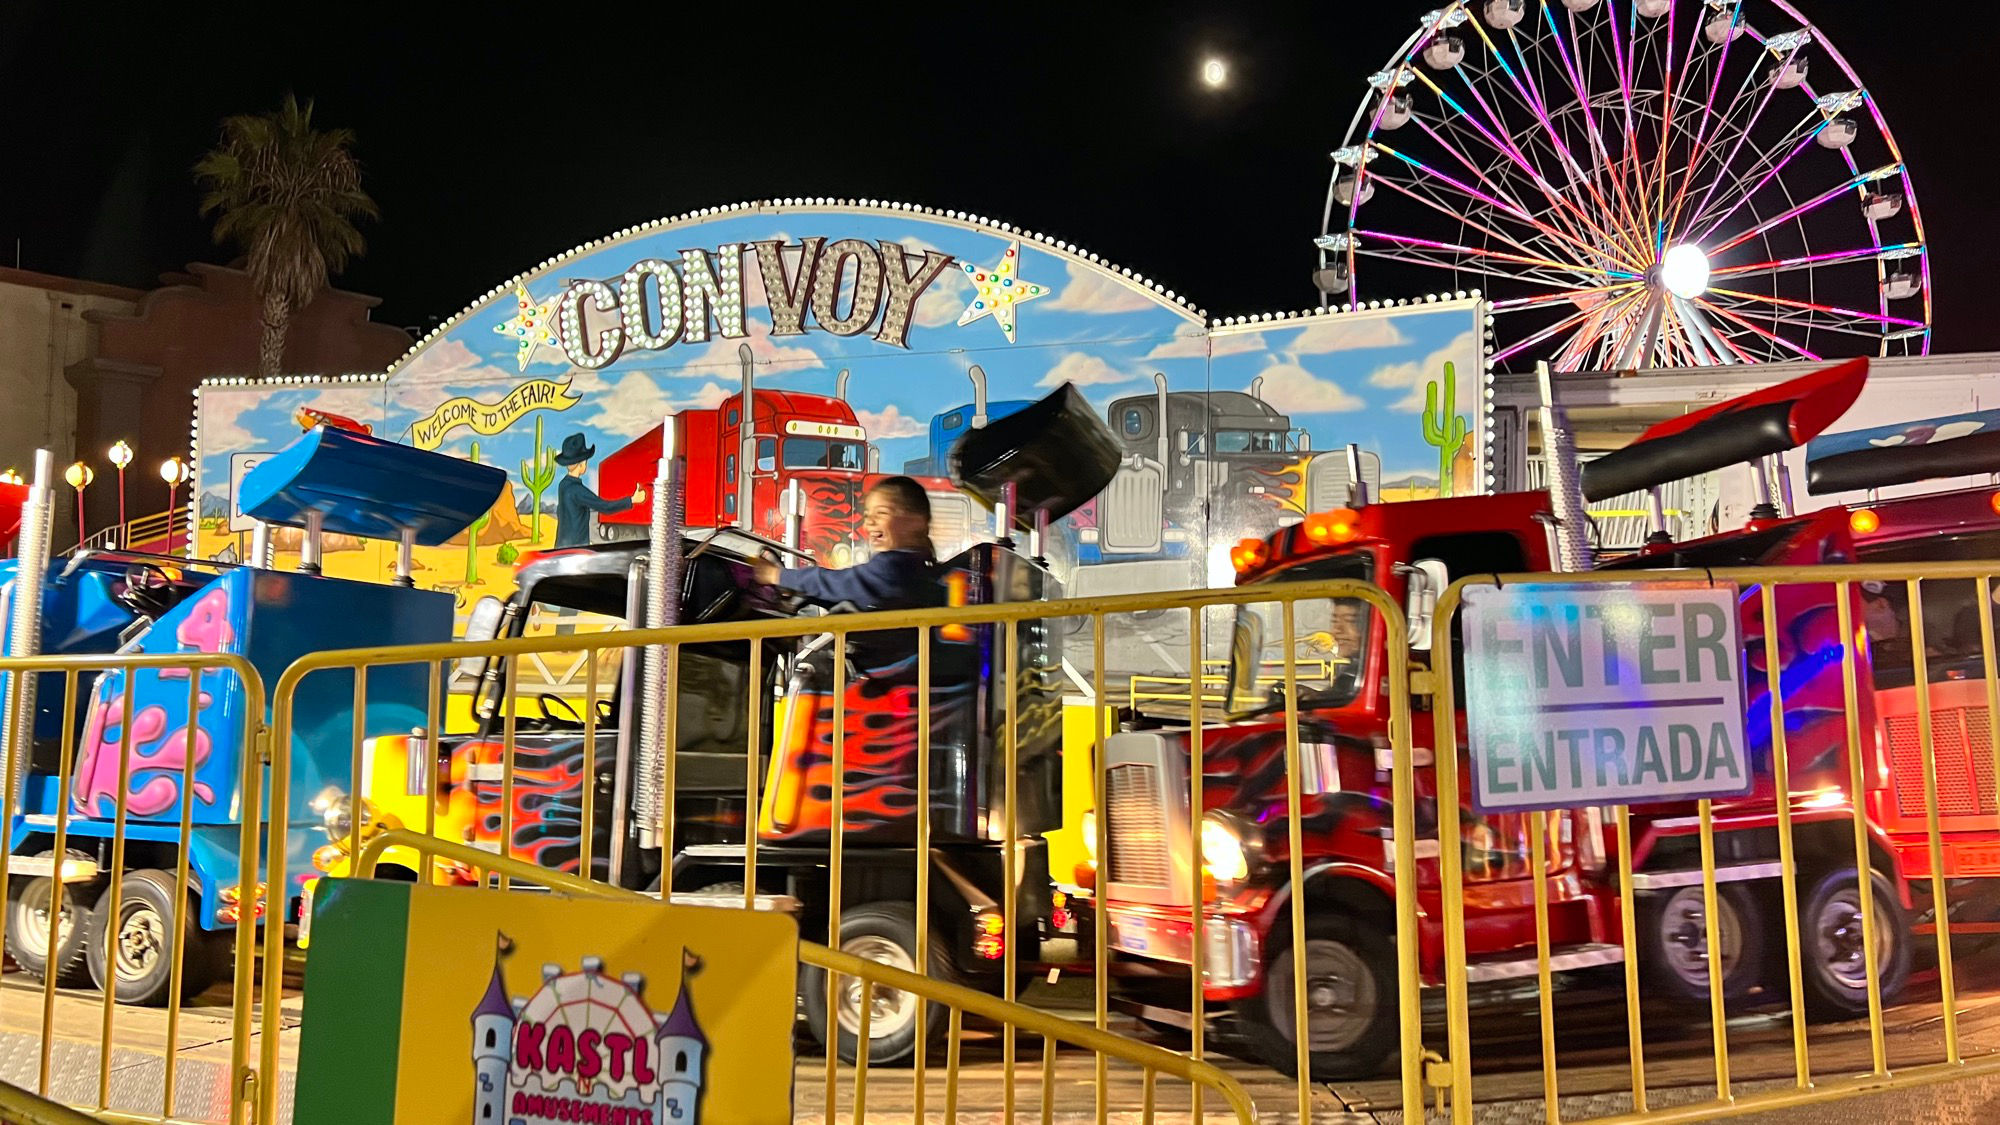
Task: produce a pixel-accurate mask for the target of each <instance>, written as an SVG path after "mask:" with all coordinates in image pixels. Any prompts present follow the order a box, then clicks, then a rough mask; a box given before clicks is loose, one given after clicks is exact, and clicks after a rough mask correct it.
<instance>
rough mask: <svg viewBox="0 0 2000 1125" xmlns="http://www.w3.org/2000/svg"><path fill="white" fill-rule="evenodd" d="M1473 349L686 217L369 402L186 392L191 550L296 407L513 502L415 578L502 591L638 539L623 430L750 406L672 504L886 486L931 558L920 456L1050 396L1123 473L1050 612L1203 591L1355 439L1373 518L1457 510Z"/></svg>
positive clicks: (990, 240)
mask: <svg viewBox="0 0 2000 1125" xmlns="http://www.w3.org/2000/svg"><path fill="white" fill-rule="evenodd" d="M1484 339H1485V333H1484V328H1483V323H1482V313H1481V308H1480V305H1479V303H1478V301H1477V300H1476V299H1473V298H1468V299H1462V300H1445V299H1435V298H1433V299H1427V300H1425V301H1420V302H1413V303H1408V304H1404V305H1400V306H1397V307H1385V308H1382V309H1379V310H1364V311H1359V312H1344V313H1329V312H1326V311H1324V310H1313V311H1312V312H1310V313H1286V314H1264V315H1262V316H1256V317H1242V318H1232V319H1231V320H1230V321H1229V322H1226V323H1225V322H1219V321H1210V320H1208V319H1207V317H1206V316H1205V314H1204V313H1203V311H1202V310H1201V309H1200V307H1199V306H1197V305H1196V304H1194V303H1193V301H1192V300H1191V299H1190V298H1189V297H1188V296H1187V295H1185V294H1183V293H1180V292H1176V291H1174V290H1172V289H1169V288H1168V287H1166V286H1165V285H1163V284H1161V283H1159V282H1156V281H1152V280H1149V279H1147V278H1144V277H1141V276H1137V275H1134V274H1133V273H1132V272H1131V271H1130V270H1127V269H1122V268H1119V267H1117V266H1115V265H1113V264H1112V263H1110V262H1108V261H1106V260H1104V259H1103V258H1101V257H1099V256H1098V255H1096V254H1093V253H1090V252H1089V251H1086V250H1083V249H1082V248H1080V247H1078V246H1075V245H1073V244H1070V243H1068V242H1065V241H1063V240H1060V239H1054V238H1050V237H1047V236H1045V235H1043V234H1041V233H1040V232H1035V231H1029V230H1024V229H1022V228H1020V227H1017V226H1014V225H1011V224H1007V223H1000V222H994V221H989V220H987V219H984V218H981V217H978V216H971V215H967V214H965V213H963V212H947V211H938V210H932V209H928V208H924V207H919V206H915V205H908V204H896V203H887V202H882V201H877V200H858V201H855V200H828V199H783V200H776V201H769V202H762V203H747V204H742V205H738V206H733V207H717V208H708V209H704V210H700V211H695V212H690V213H688V214H684V215H680V216H676V217H673V218H669V219H663V220H661V221H659V222H655V223H651V224H647V225H643V226H637V227H631V228H627V229H625V230H622V231H619V232H617V233H616V234H613V235H611V236H609V237H606V238H603V239H599V240H596V241H594V242H591V243H588V244H586V245H584V246H579V247H577V248H576V249H574V250H571V251H570V252H568V253H566V254H563V255H560V256H558V257H554V258H550V259H548V260H546V261H543V262H541V263H540V264H539V265H536V266H535V267H533V268H532V269H529V270H526V271H524V272H523V273H521V274H519V275H518V276H516V277H513V278H511V279H509V280H508V281H506V282H504V283H503V284H501V285H498V286H495V287H494V288H493V289H492V290H490V291H488V292H487V293H486V294H484V295H483V296H481V297H480V298H479V299H478V300H476V301H474V302H472V303H471V304H470V305H469V306H468V307H467V308H466V309H465V310H464V311H463V312H461V313H459V314H458V315H457V316H455V317H453V318H452V319H451V320H449V321H447V322H446V323H444V324H442V325H440V326H439V327H438V328H437V329H436V330H435V331H433V332H432V333H430V334H429V335H427V336H426V337H425V338H424V339H423V340H422V341H420V342H419V343H418V344H417V345H416V346H415V347H413V348H412V349H411V351H410V352H409V353H408V354H407V355H405V356H404V357H403V358H402V359H401V360H399V361H398V362H397V363H396V364H395V365H394V366H393V367H392V368H391V369H390V370H389V371H388V372H386V373H384V374H382V375H380V376H374V377H367V378H350V379H346V380H295V381H280V382H277V383H272V382H268V381H267V382H261V383H260V382H254V381H244V380H224V381H218V382H216V383H210V384H207V385H205V386H204V387H203V389H202V392H201V394H200V398H199V404H198V405H199V409H198V420H197V460H198V465H199V473H200V478H199V481H198V489H197V491H198V495H199V497H200V498H199V500H198V504H199V505H200V507H199V512H200V515H201V518H202V523H201V534H200V535H199V536H198V538H197V542H196V545H195V549H196V550H197V551H198V552H199V553H201V554H203V555H215V554H219V553H224V552H227V551H228V550H230V549H231V548H232V547H234V548H235V549H237V550H239V551H240V549H241V548H240V545H239V544H238V540H240V539H241V538H242V535H241V532H242V528H241V527H240V526H239V525H240V524H241V523H242V521H241V520H240V517H236V516H235V513H234V509H233V489H232V483H233V479H234V476H235V474H236V473H240V466H241V464H242V462H243V461H244V460H246V459H252V458H254V457H255V456H256V455H257V454H259V453H267V452H269V451H272V450H275V449H277V448H281V447H282V446H283V444H284V443H285V442H287V441H289V440H290V438H291V437H292V436H293V435H296V434H297V432H298V429H297V427H296V425H295V424H294V423H293V421H292V417H293V415H294V413H295V412H296V411H297V410H298V409H299V408H301V407H311V408H314V409H319V410H323V411H326V412H329V413H335V414H341V415H345V416H347V417H351V418H354V419H356V420H359V421H363V422H366V423H367V424H369V425H371V426H372V427H373V428H374V431H375V432H376V433H378V434H383V435H385V436H392V437H395V438H397V439H398V440H402V441H408V442H411V443H413V444H416V445H420V446H423V447H425V448H434V449H441V450H443V451H445V452H448V453H453V454H456V455H458V456H463V457H471V458H476V459H478V460H481V461H484V462H487V463H495V464H499V465H502V466H503V467H506V468H507V469H508V470H509V472H510V476H511V477H512V478H513V482H514V483H513V488H512V489H511V494H510V495H508V496H505V497H503V498H502V503H501V506H500V507H499V508H498V509H496V511H495V512H494V513H493V515H492V517H491V518H490V519H489V520H488V521H487V523H486V525H485V526H484V527H483V528H482V529H480V530H479V531H478V532H477V533H476V534H475V535H474V536H473V537H472V540H471V541H470V542H461V543H459V544H457V545H455V546H447V547H445V548H439V549H437V552H436V553H437V557H436V558H435V559H432V558H420V559H419V563H420V564H421V565H422V566H423V567H424V570H423V571H422V572H421V573H422V575H423V579H424V580H425V582H426V584H429V585H435V586H439V587H442V588H456V589H459V590H461V591H467V592H470V591H474V590H476V592H478V593H486V592H501V590H500V589H499V588H500V587H504V586H505V585H506V584H507V583H508V582H509V580H510V574H511V570H510V568H509V567H508V566H506V565H505V564H506V562H507V561H509V560H511V559H512V558H515V557H518V555H519V554H521V553H523V552H525V551H527V550H532V549H537V548H543V547H548V546H552V545H557V544H561V543H569V542H577V541H586V540H587V539H589V538H595V537H603V536H620V535H628V534H640V533H643V530H644V526H645V522H646V515H645V502H644V501H642V502H641V503H640V504H638V505H635V506H624V505H625V502H626V501H628V500H630V499H631V498H632V491H631V490H632V487H633V484H634V482H635V480H636V479H638V478H636V477H634V476H633V474H632V472H631V471H630V465H633V464H641V463H645V462H647V458H646V457H644V456H643V454H644V451H645V440H646V438H647V435H648V431H651V430H653V429H654V428H655V427H657V426H658V425H659V423H660V419H661V418H662V416H663V415H665V414H667V413H669V412H681V411H713V412H716V415H717V417H718V418H720V419H723V422H722V423H721V424H722V428H723V429H724V430H728V429H729V428H730V427H733V426H735V420H734V417H733V413H734V411H735V407H734V406H733V405H731V404H740V402H741V398H740V395H741V394H742V392H743V390H744V388H745V386H746V384H747V385H748V386H750V387H751V388H753V390H754V392H755V393H756V394H757V396H758V397H757V402H758V411H759V413H758V414H757V416H756V423H755V425H754V426H753V428H752V433H751V434H750V435H748V436H749V437H751V438H753V439H754V440H753V441H752V443H751V445H750V446H748V447H746V446H744V445H743V444H742V442H741V440H740V437H741V436H742V435H740V434H739V435H738V436H737V437H731V438H730V439H729V440H727V441H722V442H716V443H711V444H710V445H709V446H705V447H703V448H698V449H688V450H685V452H686V453H687V454H688V456H689V458H690V465H689V471H690V480H691V485H690V497H691V503H694V502H695V499H696V493H698V492H699V491H700V490H699V488H697V487H696V485H695V484H694V483H693V482H694V479H695V478H696V477H697V476H700V475H702V474H706V476H707V478H708V479H711V480H712V481H713V486H712V487H711V488H710V496H709V499H708V500H707V501H704V502H705V503H709V504H710V505H711V507H712V509H713V510H712V512H711V513H710V514H711V516H712V518H713V519H714V520H715V521H716V522H723V521H726V520H734V519H735V518H737V517H736V515H735V510H734V507H733V505H734V504H735V503H736V494H737V493H738V492H742V489H741V488H738V487H737V485H738V484H744V483H746V482H748V477H753V476H754V477H755V478H756V480H755V482H748V483H747V487H748V488H749V491H748V492H743V495H745V496H747V497H748V504H749V506H750V508H751V514H752V518H753V519H767V520H768V519H775V518H776V517H775V510H774V509H775V505H774V502H773V494H772V493H770V492H767V491H766V485H767V484H770V485H775V484H779V483H783V482H785V481H788V480H789V479H790V478H792V477H798V478H801V479H803V480H805V481H806V483H807V484H808V485H809V486H811V487H814V488H819V489H820V491H821V493H824V495H822V496H821V497H820V501H823V502H824V503H825V504H828V505H832V507H831V508H829V509H828V511H833V510H836V509H839V508H840V506H841V505H843V504H846V505H849V506H851V507H858V505H856V504H854V500H855V499H856V497H854V496H851V495H846V493H845V492H841V490H840V489H838V488H835V487H834V483H838V482H834V478H835V477H840V476H841V475H842V474H846V476H848V477H852V478H854V479H856V480H859V479H864V478H865V477H866V476H867V474H868V473H869V472H871V471H876V472H908V473H910V474H912V475H915V476H918V477H920V478H924V479H926V481H927V487H930V488H932V490H933V495H934V497H936V498H937V499H938V501H939V503H940V506H941V507H944V508H950V507H951V505H952V504H954V503H957V504H958V505H959V508H958V509H956V510H953V511H945V512H943V513H942V514H941V517H940V521H939V522H940V523H941V524H942V525H945V526H944V529H943V530H942V531H941V532H940V534H941V535H960V536H976V534H977V532H978V530H979V527H980V525H981V521H982V520H983V519H984V514H983V513H982V512H980V511H977V510H974V509H973V508H972V507H971V506H970V501H969V500H965V499H964V498H962V497H956V495H955V494H953V493H952V492H951V489H950V486H949V483H948V482H946V481H942V480H941V479H939V478H941V477H942V475H943V467H942V459H943V454H944V453H945V451H947V450H948V448H949V445H950V443H951V441H953V440H955V438H956V437H957V435H959V434H961V433H963V432H964V430H965V429H967V428H969V427H970V426H972V425H976V424H982V423H983V421H985V420H988V419H991V418H994V417H999V416H1002V415H1003V414H1004V413H1006V412H1008V411H1010V410H1012V409H1015V408H1017V407H1018V406H1019V405H1020V404H1023V403H1025V402H1027V401H1032V400H1034V399H1036V398H1039V397H1041V396H1042V395H1044V394H1046V393H1048V391H1049V390H1051V389H1053V388H1055V387H1058V386H1061V385H1062V384H1064V383H1070V384H1073V385H1075V386H1076V387H1077V388H1078V390H1079V391H1081V392H1082V393H1083V394H1084V395H1085V397H1086V398H1088V399H1089V401H1090V402H1091V403H1092V405H1093V406H1094V407H1095V408H1097V409H1098V410H1099V411H1100V412H1101V416H1102V417H1103V418H1104V419H1105V421H1106V423H1107V425H1108V426H1109V427H1110V428H1111V430H1112V432H1113V434H1114V435H1115V436H1116V437H1117V438H1118V440H1119V442H1120V444H1121V447H1122V449H1123V450H1124V452H1125V455H1126V456H1125V466H1124V468H1123V469H1122V470H1121V473H1120V477H1119V479H1118V480H1117V481H1116V482H1114V484H1113V486H1112V487H1111V488H1110V489H1107V491H1106V493H1105V494H1104V495H1103V496H1100V497H1099V498H1098V499H1097V500H1095V501H1093V502H1092V503H1091V504H1089V505H1086V506H1085V508H1084V509H1083V510H1082V511H1080V512H1079V513H1077V514H1076V515H1074V516H1072V517H1071V518H1070V519H1069V520H1067V521H1065V523H1064V525H1063V526H1062V527H1060V528H1058V529H1057V532H1056V535H1055V538H1056V539H1057V540H1058V543H1057V547H1056V549H1055V551H1054V552H1052V553H1053V555H1054V556H1055V561H1056V562H1057V563H1058V570H1059V572H1060V573H1062V574H1063V575H1064V576H1065V577H1066V578H1068V580H1069V584H1070V588H1071V589H1072V590H1073V591H1080V592H1106V591H1116V590H1134V589H1157V588H1173V587H1184V586H1188V585H1199V584H1204V583H1208V582H1217V581H1224V580H1226V578H1227V574H1228V567H1227V561H1226V560H1227V551H1228V548H1229V546H1231V545H1233V544H1234V543H1235V542H1236V541H1237V540H1238V539H1240V538H1241V537H1242V536H1244V535H1250V534H1262V533H1264V532H1267V531H1269V530H1272V529H1274V528H1276V527H1278V526H1282V525H1284V524H1288V523H1291V522H1295V521H1296V520H1298V519H1300V518H1302V517H1303V515H1304V513H1305V512H1307V511H1310V510H1314V509H1317V508H1323V507H1332V506H1336V505H1337V504H1339V503H1341V502H1342V501H1344V499H1345V497H1346V465H1345V460H1346V459H1345V457H1344V455H1343V454H1342V452H1341V450H1342V449H1343V448H1344V446H1345V445H1347V444H1348V443H1350V442H1353V443H1356V444H1358V445H1360V446H1361V447H1362V449H1363V451H1364V453H1365V454H1366V457H1365V459H1364V460H1365V465H1366V468H1365V469H1364V471H1365V472H1366V473H1367V475H1368V476H1369V477H1370V478H1371V483H1373V484H1375V486H1376V494H1377V495H1378V496H1382V497H1384V498H1388V499H1395V498H1403V497H1416V496H1422V495H1434V494H1436V493H1438V492H1439V491H1441V490H1442V491H1453V490H1456V491H1466V490H1469V489H1470V488H1471V487H1472V470H1471V466H1472V461H1473V453H1474V450H1475V449H1476V448H1477V446H1476V444H1475V435H1474V434H1473V433H1472V432H1471V431H1472V430H1473V429H1474V428H1475V424H1474V419H1475V418H1476V416H1477V411H1476V410H1475V409H1474V402H1475V400H1476V397H1477V395H1478V393H1479V388H1480V386H1481V385H1482V376H1483V374H1484V356H1485V348H1484ZM766 392H774V393H775V394H774V395H772V396H771V400H772V401H773V402H776V403H779V405H778V406H777V407H776V408H775V412H771V411H770V410H767V407H766V405H765V401H766V394H765V393H766ZM765 438H768V439H769V445H768V446H765V445H759V444H757V443H758V441H761V440H763V439H765ZM657 440H658V439H657V436H656V435H655V436H653V437H652V441H653V442H654V443H655V445H656V443H657ZM739 452H741V453H744V454H746V456H744V457H743V458H742V463H739V462H738V453H739ZM697 459H701V460H702V461H703V463H702V464H700V465H697V464H696V463H695V462H696V460H697ZM746 465H748V466H750V467H751V469H752V470H753V471H751V472H749V473H748V474H747V476H746V475H745V467H746ZM578 466H581V468H579V467H578ZM233 467H234V472H233ZM650 473H651V467H650V464H649V463H646V464H645V475H646V476H648V477H649V476H650ZM571 477H575V478H576V479H577V480H578V481H580V482H581V483H580V485H578V484H572V483H568V481H567V479H566V478H571ZM829 482H833V483H829ZM578 487H582V488H585V489H587V490H588V491H589V494H590V497H591V498H592V500H593V506H596V507H603V508H609V509H611V510H606V511H600V512H598V514H597V515H596V517H595V519H594V520H592V521H590V523H589V525H588V526H578V525H577V521H576V520H575V519H574V518H572V517H573V516H574V515H575V513H576V511H577V510H578V509H575V508H574V506H568V507H565V506H562V505H559V504H558V502H557V499H558V496H559V495H561V494H562V493H564V492H565V491H566V490H567V491H570V492H572V493H574V490H575V489H576V488H578ZM852 491H853V489H851V488H849V489H847V492H852ZM836 493H840V495H835V494H836ZM816 502H819V501H816ZM697 506H698V505H697ZM565 513H567V514H565ZM690 522H691V523H698V522H701V521H699V520H696V519H693V518H691V519H690ZM837 522H838V521H837V520H833V519H831V517H829V521H822V523H825V524H826V526H829V527H831V526H833V524H835V523H837ZM580 536H581V537H583V538H582V539H579V537H580ZM812 545H813V546H814V547H815V550H816V551H817V553H819V554H821V556H822V557H826V558H830V559H831V560H832V561H835V562H841V561H846V560H848V559H851V557H852V548H853V547H854V541H853V537H849V539H848V540H845V541H843V540H842V539H841V537H840V535H839V534H837V528H836V529H835V531H828V532H826V533H825V536H823V537H822V539H821V540H819V541H816V542H814V543H813V544H812ZM940 545H941V546H944V547H949V546H950V544H949V543H942V542H941V544H940ZM281 549H282V547H281ZM454 552H456V554H454ZM388 562H389V560H388V559H387V557H386V552H384V551H380V550H378V549H377V548H374V547H372V546H368V545H361V544H356V545H354V549H353V550H351V551H349V552H339V551H333V552H329V553H328V555H327V556H326V559H325V565H326V566H327V567H328V569H329V571H331V572H334V573H341V572H342V569H343V568H346V567H352V568H353V569H355V570H356V572H357V574H359V573H361V572H368V573H370V574H371V575H372V573H373V571H374V569H377V568H384V567H386V566H387V565H388Z"/></svg>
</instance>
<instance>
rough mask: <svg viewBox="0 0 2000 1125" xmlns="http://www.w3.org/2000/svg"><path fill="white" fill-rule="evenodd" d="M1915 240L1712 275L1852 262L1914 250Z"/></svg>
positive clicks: (1781, 260)
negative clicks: (1894, 252) (1891, 252)
mask: <svg viewBox="0 0 2000 1125" xmlns="http://www.w3.org/2000/svg"><path fill="white" fill-rule="evenodd" d="M1915 248H1916V243H1914V242H1899V243H1895V244H1893V245H1890V246H1864V247H1861V248H1860V249H1856V250H1829V251H1827V252H1826V253H1824V254H1804V255H1801V256H1799V257H1796V258H1779V259H1777V260H1775V261H1769V262H1752V263H1751V264H1749V265H1747V266H1726V267H1724V268H1722V269H1719V270H1712V271H1710V273H1709V276H1710V277H1736V276H1738V275H1740V274H1746V273H1776V272H1778V271H1779V270H1788V269H1793V268H1795V267H1798V266H1809V265H1812V264H1813V263H1815V262H1829V263H1830V262H1852V261H1856V260H1858V259H1861V258H1874V257H1880V256H1881V255H1883V254H1886V253H1888V252H1890V251H1892V250H1912V249H1915Z"/></svg>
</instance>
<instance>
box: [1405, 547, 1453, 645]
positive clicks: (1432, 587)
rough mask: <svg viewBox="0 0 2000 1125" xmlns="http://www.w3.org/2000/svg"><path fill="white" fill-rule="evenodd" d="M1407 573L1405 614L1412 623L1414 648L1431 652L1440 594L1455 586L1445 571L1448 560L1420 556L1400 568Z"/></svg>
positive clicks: (1411, 641)
mask: <svg viewBox="0 0 2000 1125" xmlns="http://www.w3.org/2000/svg"><path fill="white" fill-rule="evenodd" d="M1396 570H1397V573H1399V574H1401V575H1403V577H1404V580H1405V583H1406V591H1405V593H1404V596H1403V615H1404V617H1406V618H1407V619H1408V620H1409V623H1410V637H1409V644H1410V647H1411V648H1412V649H1418V650H1422V651H1426V652H1428V651H1429V650H1430V647H1431V635H1432V624H1433V621H1432V619H1433V617H1434V616H1435V614H1436V611H1437V601H1438V595H1439V594H1441V593H1443V592H1444V588H1445V587H1446V586H1449V585H1451V576H1450V575H1449V574H1448V573H1447V572H1446V571H1445V568H1444V563H1443V562H1441V561H1440V560H1438V559H1419V560H1418V561H1417V562H1415V563H1413V564H1410V565H1408V566H1400V567H1397V568H1396Z"/></svg>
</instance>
